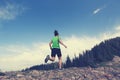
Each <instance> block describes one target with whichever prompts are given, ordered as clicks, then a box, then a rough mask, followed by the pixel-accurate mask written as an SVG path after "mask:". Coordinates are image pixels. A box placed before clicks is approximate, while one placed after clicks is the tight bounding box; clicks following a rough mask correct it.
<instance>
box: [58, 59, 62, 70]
mask: <svg viewBox="0 0 120 80" xmlns="http://www.w3.org/2000/svg"><path fill="white" fill-rule="evenodd" d="M58 59H59V69H61V68H62V57H59V58H58Z"/></svg>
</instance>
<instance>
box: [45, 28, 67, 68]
mask: <svg viewBox="0 0 120 80" xmlns="http://www.w3.org/2000/svg"><path fill="white" fill-rule="evenodd" d="M59 43H60V44H61V45H63V46H64V47H65V48H67V46H66V45H65V44H64V43H63V42H62V40H61V39H60V37H59V33H58V31H57V30H55V31H54V37H53V38H52V40H51V41H50V43H49V46H50V49H51V57H50V56H49V55H47V56H46V58H45V63H47V62H48V60H50V61H54V60H55V56H56V55H57V57H58V59H59V69H62V53H61V49H60V45H59Z"/></svg>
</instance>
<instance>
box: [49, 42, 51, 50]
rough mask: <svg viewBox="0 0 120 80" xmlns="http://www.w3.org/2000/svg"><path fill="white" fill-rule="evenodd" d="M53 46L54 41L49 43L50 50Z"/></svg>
mask: <svg viewBox="0 0 120 80" xmlns="http://www.w3.org/2000/svg"><path fill="white" fill-rule="evenodd" d="M51 44H52V41H50V43H49V46H50V49H52V46H51Z"/></svg>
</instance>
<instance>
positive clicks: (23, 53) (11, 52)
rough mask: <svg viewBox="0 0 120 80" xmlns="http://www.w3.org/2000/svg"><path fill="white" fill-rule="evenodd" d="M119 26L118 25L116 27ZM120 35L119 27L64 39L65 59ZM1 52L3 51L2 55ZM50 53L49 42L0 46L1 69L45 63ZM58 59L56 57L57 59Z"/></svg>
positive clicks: (62, 48) (17, 68)
mask: <svg viewBox="0 0 120 80" xmlns="http://www.w3.org/2000/svg"><path fill="white" fill-rule="evenodd" d="M117 28H119V26H118V27H116V28H115V29H117ZM117 36H120V30H119V29H117V30H115V31H111V32H105V33H102V34H100V35H99V36H97V37H96V36H95V37H89V36H83V37H81V36H71V37H67V38H64V39H63V42H64V43H65V44H66V45H67V46H68V48H67V49H66V48H64V47H62V46H61V50H62V54H63V57H62V58H63V61H65V59H66V57H67V55H69V56H70V58H73V57H74V56H75V54H76V56H78V55H79V53H82V52H83V51H85V50H90V49H91V48H92V47H93V46H94V45H96V44H99V43H100V42H101V41H103V40H105V39H110V38H114V37H117ZM1 53H3V54H2V55H1ZM48 54H50V49H49V46H48V43H41V42H40V43H34V44H33V45H32V46H25V45H9V46H4V47H3V46H1V47H0V55H1V56H0V69H1V70H3V71H5V70H8V71H9V70H21V69H24V68H27V67H30V66H33V65H37V64H42V63H44V58H45V57H46V55H48ZM57 60H58V59H57V58H56V61H57Z"/></svg>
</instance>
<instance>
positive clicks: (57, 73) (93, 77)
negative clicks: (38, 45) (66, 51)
mask: <svg viewBox="0 0 120 80" xmlns="http://www.w3.org/2000/svg"><path fill="white" fill-rule="evenodd" d="M118 63H119V64H120V58H118V57H116V58H115V59H113V61H112V62H108V63H107V64H105V65H104V66H100V67H98V68H90V67H83V68H76V67H73V68H67V69H63V70H48V71H46V70H39V71H38V70H31V71H23V72H22V71H13V72H4V75H1V76H0V80H120V65H119V64H118ZM102 65H103V64H102Z"/></svg>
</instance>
